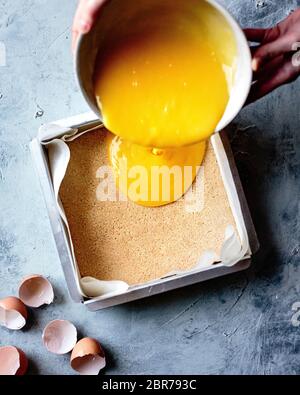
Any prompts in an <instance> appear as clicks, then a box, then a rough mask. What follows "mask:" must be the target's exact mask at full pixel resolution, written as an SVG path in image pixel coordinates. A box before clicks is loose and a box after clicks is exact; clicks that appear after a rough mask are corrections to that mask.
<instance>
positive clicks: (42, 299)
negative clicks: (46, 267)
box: [19, 274, 54, 308]
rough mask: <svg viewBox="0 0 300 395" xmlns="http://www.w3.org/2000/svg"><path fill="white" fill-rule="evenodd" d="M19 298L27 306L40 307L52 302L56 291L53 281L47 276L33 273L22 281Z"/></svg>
mask: <svg viewBox="0 0 300 395" xmlns="http://www.w3.org/2000/svg"><path fill="white" fill-rule="evenodd" d="M19 298H20V299H21V300H22V302H23V303H24V304H25V305H26V306H29V307H33V308H38V307H41V306H43V305H49V304H51V303H52V302H53V299H54V292H53V288H52V285H51V283H50V282H49V281H48V280H47V279H46V278H45V277H43V276H40V275H39V274H33V275H31V276H27V277H26V278H24V279H23V281H22V282H21V284H20V287H19Z"/></svg>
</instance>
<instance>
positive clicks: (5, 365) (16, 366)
mask: <svg viewBox="0 0 300 395" xmlns="http://www.w3.org/2000/svg"><path fill="white" fill-rule="evenodd" d="M27 369H28V359H27V357H26V355H25V354H24V352H23V351H22V350H20V349H19V348H16V347H12V346H7V347H0V376H24V374H25V373H26V372H27Z"/></svg>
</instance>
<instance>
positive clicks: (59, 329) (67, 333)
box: [43, 320, 77, 355]
mask: <svg viewBox="0 0 300 395" xmlns="http://www.w3.org/2000/svg"><path fill="white" fill-rule="evenodd" d="M43 342H44V345H45V347H46V348H47V350H48V351H49V352H51V353H53V354H58V355H63V354H67V353H69V352H70V351H72V350H73V348H74V346H75V344H76V342H77V330H76V328H75V326H74V325H73V324H72V323H71V322H69V321H65V320H55V321H51V322H49V324H48V325H47V326H46V328H45V329H44V332H43Z"/></svg>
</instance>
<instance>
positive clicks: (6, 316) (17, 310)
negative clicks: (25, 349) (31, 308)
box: [0, 296, 28, 330]
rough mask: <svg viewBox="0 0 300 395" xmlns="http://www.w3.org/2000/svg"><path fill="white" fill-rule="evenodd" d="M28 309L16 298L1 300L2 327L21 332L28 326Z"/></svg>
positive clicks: (0, 322)
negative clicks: (20, 330)
mask: <svg viewBox="0 0 300 395" xmlns="http://www.w3.org/2000/svg"><path fill="white" fill-rule="evenodd" d="M27 316H28V314H27V309H26V306H25V305H24V303H23V302H22V301H21V300H20V299H18V298H15V297H14V296H10V297H8V298H5V299H2V300H0V325H1V326H4V327H6V328H8V329H12V330H19V329H22V328H23V327H24V326H25V325H26V320H27Z"/></svg>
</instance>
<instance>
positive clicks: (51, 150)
mask: <svg viewBox="0 0 300 395" xmlns="http://www.w3.org/2000/svg"><path fill="white" fill-rule="evenodd" d="M85 116H86V118H87V120H88V117H89V115H86V114H85ZM80 120H82V118H78V121H80ZM101 127H102V126H96V127H93V128H90V129H88V130H85V131H83V132H80V131H79V130H78V129H77V128H70V127H68V126H67V125H66V124H63V123H61V122H58V123H55V124H50V125H46V126H43V127H42V128H41V129H40V132H39V139H40V141H41V143H42V144H43V145H44V146H46V147H47V149H48V156H49V166H50V170H51V177H52V182H53V188H54V193H55V199H56V203H57V207H58V210H59V214H60V216H61V218H62V220H63V222H64V224H65V226H66V229H67V233H68V237H69V243H70V248H71V253H72V258H73V260H74V265H75V270H76V273H77V276H78V278H79V284H78V285H79V288H80V292H81V294H82V295H83V296H85V297H89V298H93V297H107V298H108V297H112V296H116V295H119V294H123V293H125V292H126V291H128V290H129V289H133V288H135V287H130V286H129V285H128V284H126V283H125V282H123V281H101V280H99V279H95V278H92V277H84V278H81V275H80V272H79V268H78V265H77V261H76V255H75V251H74V245H73V243H72V237H71V231H70V228H69V224H68V220H67V217H66V214H65V211H64V208H63V205H62V203H61V200H60V198H59V192H60V187H61V184H62V181H63V179H64V177H65V175H66V171H67V168H68V165H69V162H70V158H71V153H70V149H69V147H68V145H67V142H70V141H74V140H75V139H77V138H79V137H80V136H82V135H83V134H85V133H88V132H91V131H92V130H96V129H99V128H101ZM56 136H60V138H55V137H56ZM218 138H219V139H220V137H219V136H218V135H216V136H214V137H213V138H212V143H213V146H214V149H215V152H216V155H217V151H218V147H217V145H218V144H220V141H218ZM221 144H222V143H221ZM219 151H220V152H221V154H220V155H219V156H218V155H217V160H218V162H219V165H220V164H222V166H220V169H221V174H222V177H223V181H225V179H226V180H228V179H229V183H228V185H225V187H226V190H227V192H228V190H229V191H231V193H229V194H228V198H229V202H230V206H231V209H232V210H233V214H234V216H235V218H237V217H238V218H239V219H243V215H242V211H241V207H240V202H239V199H238V196H237V194H236V189H235V187H234V181H233V179H232V176H231V178H230V177H228V176H229V174H230V175H231V171H230V168H229V164H228V161H227V157H226V154H225V152H224V149H223V150H222V149H221V150H219ZM222 155H223V156H222ZM220 161H221V162H222V163H220ZM226 165H227V166H228V169H227V168H226ZM222 169H223V171H222ZM225 173H226V174H225ZM224 183H225V182H224ZM231 183H233V185H230V184H231ZM225 184H226V183H225ZM239 222H242V223H243V224H244V221H239ZM238 231H239V235H238V234H237V233H236V231H235V228H234V226H233V225H231V224H230V225H228V227H227V228H226V231H225V235H224V243H223V246H222V248H221V254H220V256H218V254H217V253H216V252H215V251H206V252H205V253H204V254H203V255H202V256H201V257H200V259H199V261H198V264H197V265H196V266H195V267H194V268H193V269H191V270H188V271H174V272H172V273H169V274H168V275H166V276H164V278H165V277H169V276H176V275H183V274H189V273H194V272H197V271H199V270H202V269H203V268H206V267H209V266H212V265H213V264H216V263H221V264H222V265H224V266H227V267H231V266H234V265H235V264H236V263H238V262H240V261H241V260H242V259H245V258H247V257H249V255H250V249H249V241H248V236H247V231H246V229H245V227H244V226H240V228H239V229H238ZM239 236H240V237H239ZM247 254H248V255H247ZM156 281H157V280H156ZM150 283H151V282H150ZM150 283H149V284H150Z"/></svg>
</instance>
